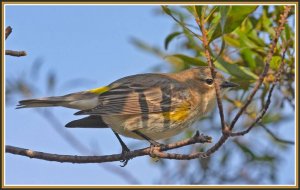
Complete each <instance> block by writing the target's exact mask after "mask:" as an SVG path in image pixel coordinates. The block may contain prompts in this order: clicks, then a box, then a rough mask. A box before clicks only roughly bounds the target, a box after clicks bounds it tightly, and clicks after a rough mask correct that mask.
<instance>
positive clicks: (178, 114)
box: [162, 102, 190, 121]
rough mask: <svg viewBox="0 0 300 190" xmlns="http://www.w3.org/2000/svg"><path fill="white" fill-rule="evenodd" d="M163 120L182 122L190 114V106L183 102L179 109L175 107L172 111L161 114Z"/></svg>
mask: <svg viewBox="0 0 300 190" xmlns="http://www.w3.org/2000/svg"><path fill="white" fill-rule="evenodd" d="M162 114H163V117H164V118H165V119H168V120H170V121H183V120H185V119H186V118H187V117H188V116H189V114H190V104H189V103H188V102H184V103H183V104H182V105H181V106H180V107H177V108H176V109H175V110H174V111H171V112H164V113H162Z"/></svg>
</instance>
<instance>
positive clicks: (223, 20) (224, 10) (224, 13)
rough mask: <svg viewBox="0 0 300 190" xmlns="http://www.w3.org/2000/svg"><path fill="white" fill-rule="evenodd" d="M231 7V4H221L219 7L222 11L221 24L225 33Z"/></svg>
mask: <svg viewBox="0 0 300 190" xmlns="http://www.w3.org/2000/svg"><path fill="white" fill-rule="evenodd" d="M230 9H231V6H220V7H219V10H220V13H221V20H220V25H221V31H222V34H224V30H225V24H226V20H227V16H228V13H229V11H230Z"/></svg>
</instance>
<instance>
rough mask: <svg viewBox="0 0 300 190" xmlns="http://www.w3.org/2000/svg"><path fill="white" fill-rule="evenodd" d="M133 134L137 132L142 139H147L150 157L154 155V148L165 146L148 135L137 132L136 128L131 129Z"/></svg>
mask: <svg viewBox="0 0 300 190" xmlns="http://www.w3.org/2000/svg"><path fill="white" fill-rule="evenodd" d="M133 132H134V133H135V134H137V135H138V136H140V137H142V138H143V139H145V140H147V141H148V142H149V143H150V156H151V157H155V155H154V150H155V149H157V148H158V147H159V148H160V149H164V148H165V147H166V145H165V144H161V143H159V142H157V141H155V140H153V139H151V138H149V137H147V136H146V135H144V134H143V133H141V132H139V131H138V130H135V131H133Z"/></svg>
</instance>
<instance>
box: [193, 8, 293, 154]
mask: <svg viewBox="0 0 300 190" xmlns="http://www.w3.org/2000/svg"><path fill="white" fill-rule="evenodd" d="M290 10H291V7H290V6H285V8H284V12H283V14H281V15H280V17H281V18H280V20H279V27H277V28H275V32H276V35H275V38H274V39H273V41H272V43H271V48H270V50H269V53H268V55H267V60H266V62H265V67H264V71H263V72H262V74H261V75H260V77H259V80H258V81H257V82H256V85H255V87H254V89H253V91H252V92H251V94H250V95H249V96H248V98H247V102H246V103H245V104H244V106H243V107H242V108H241V109H240V111H239V112H238V113H237V115H236V116H235V118H234V119H233V121H232V123H231V125H230V127H229V128H228V127H227V126H226V125H225V121H224V113H223V108H222V103H221V98H220V97H218V96H217V101H218V108H219V113H220V118H221V123H222V132H223V134H222V136H221V137H220V139H219V140H218V142H217V143H216V144H214V145H213V146H212V147H211V148H209V149H208V150H207V151H206V152H205V153H204V154H202V156H204V157H205V156H210V155H211V154H213V153H214V152H216V151H217V150H218V149H219V148H220V147H221V146H222V145H223V144H224V143H225V142H226V140H227V139H228V138H229V137H233V136H240V135H244V134H246V133H248V132H249V131H250V130H251V129H252V128H253V126H254V125H255V124H256V123H257V122H258V121H260V120H261V118H262V117H263V116H264V114H265V112H266V111H267V109H268V107H269V104H270V101H271V100H270V99H271V95H272V92H273V89H274V85H273V86H272V87H271V89H270V92H269V96H268V99H269V100H268V101H267V103H266V105H267V107H266V106H265V107H264V108H263V110H262V112H261V114H260V115H259V116H258V117H257V118H256V120H255V121H254V122H253V124H252V125H253V126H252V125H250V127H249V128H248V129H246V130H245V131H242V132H237V133H233V132H231V131H232V129H233V127H234V125H235V123H236V122H237V120H238V119H239V118H240V116H241V115H242V113H243V112H244V111H245V110H246V108H247V107H248V106H249V104H250V103H251V101H252V99H253V97H254V95H255V94H256V92H257V91H258V89H259V87H260V86H261V84H262V83H263V80H264V78H265V76H266V75H267V73H268V70H269V66H270V61H271V59H272V56H273V54H274V51H275V47H276V44H277V41H278V39H279V36H280V33H281V32H282V30H283V29H284V24H285V22H286V19H287V16H288V13H289V11H290ZM203 12H204V11H202V13H203ZM203 14H204V13H203ZM204 24H205V23H204V20H203V15H202V18H201V22H200V23H199V22H198V25H199V26H200V27H201V28H202V29H201V30H202V33H203V37H202V39H203V43H204V46H205V55H206V57H207V60H208V64H209V66H210V68H211V72H212V73H213V71H214V68H213V67H214V65H213V64H212V62H211V58H210V54H209V51H208V42H207V38H206V30H205V27H204ZM285 51H286V50H285V49H284V50H283V56H284V55H285ZM283 62H284V61H283ZM280 68H283V63H282V64H281V66H280ZM279 70H280V71H279V74H278V75H277V77H276V80H279V79H280V74H281V72H282V71H281V69H279ZM215 86H216V85H215ZM217 89H218V88H216V94H217V95H218V93H217ZM268 102H269V103H268Z"/></svg>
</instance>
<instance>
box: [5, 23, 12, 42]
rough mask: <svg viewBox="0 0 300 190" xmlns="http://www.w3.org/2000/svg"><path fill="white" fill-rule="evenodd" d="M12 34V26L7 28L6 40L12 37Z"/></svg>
mask: <svg viewBox="0 0 300 190" xmlns="http://www.w3.org/2000/svg"><path fill="white" fill-rule="evenodd" d="M11 32H12V28H11V27H10V26H8V27H6V29H5V39H7V38H8V36H9V35H10V33H11Z"/></svg>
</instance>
